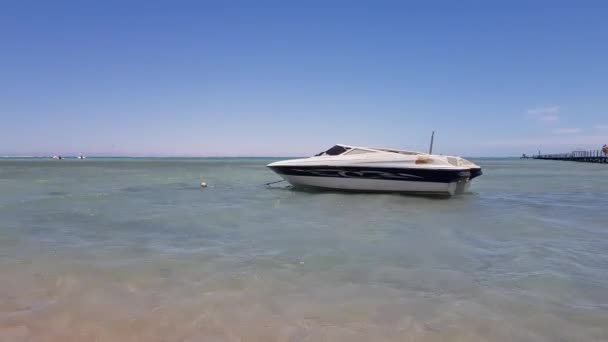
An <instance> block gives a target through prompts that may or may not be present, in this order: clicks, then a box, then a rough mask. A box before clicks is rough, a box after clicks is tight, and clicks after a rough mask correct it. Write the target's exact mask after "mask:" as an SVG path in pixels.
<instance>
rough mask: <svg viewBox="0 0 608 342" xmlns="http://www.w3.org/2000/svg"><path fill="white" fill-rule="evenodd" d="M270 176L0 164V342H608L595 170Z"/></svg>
mask: <svg viewBox="0 0 608 342" xmlns="http://www.w3.org/2000/svg"><path fill="white" fill-rule="evenodd" d="M268 162H270V160H264V159H189V160H180V159H167V160H162V159H147V160H146V159H119V160H96V159H87V160H64V161H55V160H0V218H1V219H0V341H21V340H23V341H95V340H96V341H203V340H204V341H446V340H449V341H557V340H563V341H605V340H608V224H607V222H608V211H607V210H606V208H608V195H607V190H608V167H606V166H604V165H589V164H578V163H567V162H544V161H530V160H524V161H520V160H508V159H507V160H492V159H486V160H483V159H481V160H476V162H477V163H479V164H480V165H481V166H482V167H483V168H484V172H485V175H484V176H482V177H480V178H478V179H476V181H475V183H474V184H473V188H472V189H473V191H474V193H471V194H467V195H464V196H461V197H456V198H453V199H449V200H445V199H430V198H424V197H408V196H402V195H388V194H385V195H382V194H340V193H333V192H319V193H311V192H297V191H292V190H289V189H285V188H275V189H267V188H265V187H263V186H262V184H263V183H266V182H270V181H273V180H276V179H277V177H276V176H275V175H274V174H273V173H272V172H271V171H269V170H267V169H266V168H265V167H264V165H265V164H266V163H268ZM201 179H204V180H205V181H206V182H207V183H208V184H209V187H208V188H205V189H201V188H200V182H201Z"/></svg>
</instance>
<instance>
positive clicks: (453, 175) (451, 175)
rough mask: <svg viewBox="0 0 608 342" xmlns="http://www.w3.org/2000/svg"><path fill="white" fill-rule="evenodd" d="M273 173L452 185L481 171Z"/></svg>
mask: <svg viewBox="0 0 608 342" xmlns="http://www.w3.org/2000/svg"><path fill="white" fill-rule="evenodd" d="M269 167H270V169H272V170H273V171H274V172H276V173H278V174H283V175H293V176H311V177H339V178H362V179H383V180H394V181H400V180H402V181H413V182H435V183H452V182H456V181H458V180H461V179H463V178H474V177H477V176H479V175H480V174H481V169H473V170H472V171H473V172H471V171H469V170H451V169H446V170H442V169H414V168H382V167H357V166H269Z"/></svg>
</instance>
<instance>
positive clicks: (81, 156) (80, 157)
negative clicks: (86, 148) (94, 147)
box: [78, 153, 86, 159]
mask: <svg viewBox="0 0 608 342" xmlns="http://www.w3.org/2000/svg"><path fill="white" fill-rule="evenodd" d="M85 158H86V157H85V156H83V155H82V153H81V154H79V155H78V159H85Z"/></svg>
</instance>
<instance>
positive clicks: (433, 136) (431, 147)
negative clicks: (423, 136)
mask: <svg viewBox="0 0 608 342" xmlns="http://www.w3.org/2000/svg"><path fill="white" fill-rule="evenodd" d="M433 140H435V131H433V133H431V146H430V147H429V154H433Z"/></svg>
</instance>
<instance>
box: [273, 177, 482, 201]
mask: <svg viewBox="0 0 608 342" xmlns="http://www.w3.org/2000/svg"><path fill="white" fill-rule="evenodd" d="M281 177H283V179H285V180H286V181H287V182H289V183H290V184H291V185H293V186H295V187H313V188H321V189H335V190H350V191H373V192H406V193H419V194H436V195H448V196H451V195H455V194H461V193H464V192H466V191H467V190H468V188H469V186H470V183H471V182H470V180H466V181H465V180H461V181H457V182H451V183H439V182H418V181H404V180H386V179H362V178H338V177H314V176H296V175H285V174H283V175H281Z"/></svg>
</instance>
